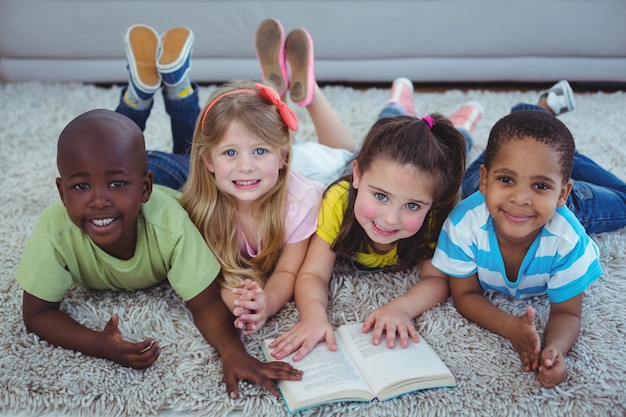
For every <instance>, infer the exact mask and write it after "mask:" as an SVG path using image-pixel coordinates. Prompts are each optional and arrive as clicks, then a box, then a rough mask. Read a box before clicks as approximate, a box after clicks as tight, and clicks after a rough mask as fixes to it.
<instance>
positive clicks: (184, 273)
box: [16, 110, 301, 397]
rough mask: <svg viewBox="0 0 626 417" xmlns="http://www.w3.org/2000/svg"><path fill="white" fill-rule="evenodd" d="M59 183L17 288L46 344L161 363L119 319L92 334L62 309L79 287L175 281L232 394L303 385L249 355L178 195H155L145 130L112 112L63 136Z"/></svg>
mask: <svg viewBox="0 0 626 417" xmlns="http://www.w3.org/2000/svg"><path fill="white" fill-rule="evenodd" d="M57 166H58V170H59V174H60V176H59V177H58V178H57V179H56V185H57V188H58V190H59V195H60V200H59V201H56V202H55V203H53V204H51V205H50V206H49V207H48V208H47V209H46V210H44V212H43V213H42V214H41V217H40V218H39V221H38V223H37V225H36V226H35V227H34V229H33V232H32V235H31V237H30V238H29V241H28V243H27V245H26V247H25V249H24V253H23V256H22V260H21V262H20V265H19V266H18V269H17V272H16V280H17V282H18V283H19V284H20V285H21V286H22V288H23V289H24V301H23V317H24V323H25V324H26V327H27V328H28V329H29V330H30V331H32V332H34V333H36V334H37V335H38V336H39V337H41V338H43V339H45V340H47V341H48V342H50V343H52V344H55V345H58V346H61V347H63V348H66V349H72V350H77V351H80V352H83V353H85V354H87V355H91V356H95V357H100V358H106V359H109V360H112V361H114V362H117V363H120V364H122V365H125V366H130V367H133V368H139V369H142V368H147V367H149V366H150V365H152V363H154V361H155V360H156V359H157V358H158V356H159V354H160V348H159V344H158V342H156V341H154V340H153V339H151V338H147V339H145V340H143V341H140V342H129V341H125V340H124V339H123V338H122V334H121V332H120V331H119V329H118V323H119V317H118V316H117V314H114V315H113V316H112V317H111V319H110V320H109V322H108V323H107V324H106V326H105V327H104V329H103V330H102V331H95V330H91V329H88V328H87V327H85V326H83V325H81V324H80V323H78V322H76V321H75V320H74V319H72V318H71V317H70V316H69V315H68V314H66V313H65V312H63V311H61V310H60V309H59V306H60V304H61V300H62V299H63V297H64V295H65V292H66V291H67V289H68V288H69V287H70V285H71V284H72V282H75V283H77V284H78V285H80V286H81V287H84V288H89V289H99V290H130V291H134V290H138V289H142V288H148V287H151V286H153V285H155V284H158V283H160V282H162V281H163V280H165V279H167V280H168V281H169V283H170V284H171V286H172V288H173V289H174V290H175V291H176V292H177V293H178V295H180V296H181V298H182V299H183V300H185V302H186V303H187V306H188V307H189V308H190V310H191V312H192V314H193V317H194V321H195V323H196V325H197V326H198V329H199V330H200V332H201V333H202V335H203V336H204V337H205V338H206V339H207V341H208V342H209V343H210V344H211V345H212V346H214V347H215V348H216V349H217V350H218V352H219V353H220V355H221V356H222V360H223V366H224V377H225V381H226V384H227V388H228V390H229V393H230V394H231V396H234V397H236V396H237V394H238V393H237V380H239V379H249V380H251V381H253V382H255V383H259V384H262V385H263V386H265V387H266V388H268V389H270V391H272V392H273V393H274V394H275V395H278V392H277V391H276V388H275V387H274V385H273V383H272V381H271V380H272V379H276V378H281V379H282V378H286V379H298V378H299V377H300V374H301V373H300V372H299V371H296V370H295V369H293V368H291V367H290V366H289V365H287V364H282V365H280V366H278V367H270V366H269V364H263V363H261V362H259V361H257V360H256V359H254V358H252V357H250V356H249V355H248V354H247V352H246V350H245V347H244V346H243V343H242V342H241V339H240V338H239V335H238V334H237V332H236V330H235V329H234V328H233V326H232V325H231V323H232V317H231V315H230V312H229V311H228V309H227V308H226V306H225V305H224V304H223V302H222V301H221V298H220V294H219V289H218V287H217V286H216V285H215V284H213V281H214V279H215V278H216V276H217V275H218V274H219V271H220V267H219V264H218V262H217V260H216V259H215V257H214V256H213V253H212V252H211V251H210V249H209V247H208V246H207V244H206V242H205V241H204V239H203V237H202V236H201V234H200V233H199V232H198V230H197V229H196V227H195V226H194V225H193V223H192V222H191V220H190V219H189V217H188V215H187V213H186V211H185V210H184V209H183V208H182V207H181V206H180V204H179V203H178V201H177V198H176V192H175V191H173V190H169V189H166V188H163V187H159V186H154V187H153V180H154V179H153V174H152V172H151V171H149V170H147V169H146V153H145V144H144V138H143V134H142V132H141V130H140V129H139V128H138V127H137V126H136V124H135V123H133V122H132V121H131V120H130V119H128V118H126V117H125V116H123V115H120V114H118V113H115V112H112V111H109V110H92V111H89V112H87V113H84V114H82V115H80V116H78V117H77V118H75V119H74V120H72V121H71V122H70V123H69V124H68V125H67V126H66V127H65V129H64V130H63V132H61V135H60V137H59V142H58V148H57Z"/></svg>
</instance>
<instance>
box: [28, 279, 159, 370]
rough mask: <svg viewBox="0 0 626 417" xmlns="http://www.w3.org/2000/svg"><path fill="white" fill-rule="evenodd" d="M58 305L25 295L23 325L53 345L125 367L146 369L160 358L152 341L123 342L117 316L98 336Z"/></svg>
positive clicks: (156, 346)
mask: <svg viewBox="0 0 626 417" xmlns="http://www.w3.org/2000/svg"><path fill="white" fill-rule="evenodd" d="M59 305H60V303H51V302H48V301H44V300H42V299H40V298H37V297H35V296H34V295H32V294H29V293H28V292H26V291H24V299H23V301H22V314H23V318H24V324H25V325H26V327H27V328H28V330H30V331H31V332H33V333H35V334H37V335H38V336H39V337H41V338H42V339H45V340H47V341H48V342H50V343H52V344H54V345H57V346H61V347H63V348H65V349H71V350H76V351H79V352H82V353H84V354H86V355H89V356H94V357H97V358H104V359H109V360H112V361H114V362H117V363H119V364H121V365H124V366H130V367H133V368H137V369H144V368H147V367H149V366H150V365H152V363H154V361H155V360H156V359H157V358H158V357H159V353H160V352H161V349H160V348H159V344H158V343H157V342H155V341H154V340H153V339H151V338H148V339H145V340H143V341H141V342H136V343H133V342H127V341H125V340H124V339H122V333H121V332H120V331H119V329H118V328H117V326H118V323H119V317H118V315H117V314H114V315H113V316H112V317H111V319H110V320H109V322H108V323H107V324H106V326H105V327H104V330H102V331H101V332H98V331H95V330H91V329H88V328H87V327H85V326H83V325H82V324H80V323H78V322H77V321H75V320H74V319H72V318H71V317H70V316H68V315H67V314H65V313H64V312H63V311H61V310H59Z"/></svg>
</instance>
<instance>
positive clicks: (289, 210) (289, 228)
mask: <svg viewBox="0 0 626 417" xmlns="http://www.w3.org/2000/svg"><path fill="white" fill-rule="evenodd" d="M323 193H324V185H323V184H321V183H319V182H317V181H313V180H309V179H307V178H304V177H303V176H302V175H300V174H298V173H297V172H294V171H292V170H290V171H289V178H288V179H287V200H286V201H285V240H284V243H285V244H288V243H297V242H301V241H303V240H304V239H308V238H309V237H310V236H311V235H312V234H313V233H315V230H316V229H317V216H318V214H319V208H320V204H321V201H322V194H323ZM239 248H240V250H241V251H242V252H244V253H247V254H248V256H250V257H255V256H256V255H257V254H258V253H259V252H260V250H261V247H260V245H259V246H258V248H257V250H256V251H254V250H253V248H252V247H251V246H250V244H249V243H248V240H247V239H246V236H245V235H244V234H243V232H242V231H241V230H239Z"/></svg>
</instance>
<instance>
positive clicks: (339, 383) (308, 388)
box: [263, 323, 456, 412]
mask: <svg viewBox="0 0 626 417" xmlns="http://www.w3.org/2000/svg"><path fill="white" fill-rule="evenodd" d="M362 327H363V326H362V324H360V323H354V324H346V325H343V326H341V327H339V328H338V329H337V330H336V331H335V335H336V338H337V351H335V352H333V351H331V350H330V349H328V346H327V345H326V343H319V344H318V345H317V346H315V348H314V349H313V350H312V351H311V352H309V354H308V355H307V356H305V357H304V358H303V359H301V360H299V361H298V362H294V361H293V359H292V357H293V354H292V355H290V356H288V357H287V358H285V359H283V361H285V362H288V363H290V364H292V365H293V366H294V367H296V368H298V369H300V370H302V371H304V375H303V376H302V380H300V381H279V382H278V387H279V389H280V391H281V393H282V395H283V398H284V399H285V403H286V404H287V408H288V409H289V411H292V412H293V411H298V410H301V409H304V408H308V407H312V406H316V405H320V404H324V403H330V402H335V401H371V400H373V399H374V398H378V399H379V400H381V401H382V400H388V399H390V398H393V397H397V396H398V395H401V394H405V393H407V392H411V391H416V390H420V389H427V388H437V387H454V386H456V380H455V378H454V375H452V372H450V370H449V369H448V367H447V366H446V365H445V364H444V363H443V361H442V360H441V358H439V356H437V354H436V353H435V352H434V351H433V350H432V349H431V347H430V346H429V345H428V343H426V341H425V340H424V339H423V338H422V337H421V336H419V343H413V342H411V341H409V346H408V347H406V348H402V347H400V345H399V340H397V341H396V347H395V348H393V349H390V348H388V347H387V344H386V343H385V341H384V340H383V341H381V343H380V344H379V345H378V346H376V345H374V344H373V343H372V334H371V333H366V334H363V332H362V331H361V329H362ZM272 340H273V339H266V340H264V341H263V353H264V354H265V357H266V358H267V359H268V360H269V361H274V360H275V359H274V358H273V357H272V356H271V355H270V351H271V350H270V349H269V347H268V345H269V344H270V343H271V342H272Z"/></svg>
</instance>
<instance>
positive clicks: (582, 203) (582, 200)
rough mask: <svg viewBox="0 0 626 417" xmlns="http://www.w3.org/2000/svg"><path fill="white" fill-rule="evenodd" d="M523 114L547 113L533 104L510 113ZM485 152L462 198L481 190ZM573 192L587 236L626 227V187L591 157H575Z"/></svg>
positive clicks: (470, 169)
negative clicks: (526, 112) (521, 111)
mask: <svg viewBox="0 0 626 417" xmlns="http://www.w3.org/2000/svg"><path fill="white" fill-rule="evenodd" d="M520 110H538V111H546V110H544V109H542V108H541V107H539V106H535V105H533V104H526V103H520V104H517V105H516V106H514V107H513V108H512V109H511V113H512V112H514V111H520ZM484 160H485V152H484V151H483V153H482V154H481V155H480V156H479V157H478V158H477V159H476V160H475V161H474V162H472V163H471V164H470V166H469V167H468V168H467V171H466V172H465V176H464V178H463V185H462V193H463V198H465V197H467V196H469V195H470V194H472V193H474V192H475V191H476V190H478V185H479V183H480V166H481V165H482V164H483V163H484ZM571 179H572V182H573V187H572V192H571V193H570V195H569V197H568V198H567V207H568V208H569V209H570V210H571V211H572V212H573V213H574V214H575V215H576V217H577V218H578V220H579V221H580V222H581V224H582V225H583V226H584V227H585V230H587V233H589V234H594V233H602V232H610V231H612V230H616V229H619V228H622V227H624V226H626V183H625V182H624V181H622V180H620V179H619V178H617V177H616V176H615V175H613V174H611V173H610V172H608V171H607V170H605V169H604V168H602V167H601V166H599V165H598V164H596V163H595V162H593V161H592V160H591V159H589V158H588V157H586V156H584V155H582V154H580V153H578V151H576V152H575V153H574V164H573V167H572V177H571Z"/></svg>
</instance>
